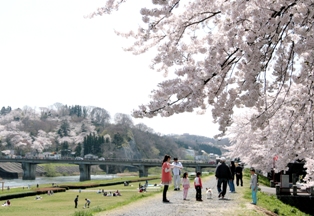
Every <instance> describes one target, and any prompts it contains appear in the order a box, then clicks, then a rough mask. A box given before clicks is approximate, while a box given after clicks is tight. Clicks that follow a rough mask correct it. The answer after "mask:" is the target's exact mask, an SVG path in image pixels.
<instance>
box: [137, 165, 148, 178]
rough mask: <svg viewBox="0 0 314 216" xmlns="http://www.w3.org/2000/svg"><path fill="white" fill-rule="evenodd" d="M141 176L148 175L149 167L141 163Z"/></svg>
mask: <svg viewBox="0 0 314 216" xmlns="http://www.w3.org/2000/svg"><path fill="white" fill-rule="evenodd" d="M138 171H139V177H148V167H146V166H144V165H141V166H139V169H138Z"/></svg>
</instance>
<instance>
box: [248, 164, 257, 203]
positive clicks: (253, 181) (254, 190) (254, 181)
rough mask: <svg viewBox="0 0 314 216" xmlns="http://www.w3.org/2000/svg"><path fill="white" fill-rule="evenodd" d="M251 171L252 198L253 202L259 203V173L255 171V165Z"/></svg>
mask: <svg viewBox="0 0 314 216" xmlns="http://www.w3.org/2000/svg"><path fill="white" fill-rule="evenodd" d="M250 172H251V183H250V189H251V190H252V200H253V202H251V204H253V205H256V203H257V196H256V193H257V189H258V187H257V175H256V173H255V169H254V168H253V167H251V169H250Z"/></svg>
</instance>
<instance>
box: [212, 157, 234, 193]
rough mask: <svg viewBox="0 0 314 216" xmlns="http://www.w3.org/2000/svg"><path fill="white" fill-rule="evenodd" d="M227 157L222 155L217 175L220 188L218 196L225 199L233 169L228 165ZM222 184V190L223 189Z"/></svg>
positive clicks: (218, 187)
mask: <svg viewBox="0 0 314 216" xmlns="http://www.w3.org/2000/svg"><path fill="white" fill-rule="evenodd" d="M225 162H226V158H224V157H222V158H221V159H220V164H219V165H218V166H217V168H216V173H215V176H216V178H217V180H218V182H217V190H218V193H219V195H218V197H219V198H220V197H221V198H222V199H224V197H225V194H226V190H227V183H228V180H230V179H231V171H230V169H229V167H228V166H227V165H226V163H225ZM221 185H222V190H221Z"/></svg>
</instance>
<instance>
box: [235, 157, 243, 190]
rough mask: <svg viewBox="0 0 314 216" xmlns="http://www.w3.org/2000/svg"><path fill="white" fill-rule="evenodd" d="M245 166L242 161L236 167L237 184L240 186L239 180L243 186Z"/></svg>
mask: <svg viewBox="0 0 314 216" xmlns="http://www.w3.org/2000/svg"><path fill="white" fill-rule="evenodd" d="M242 171H243V168H242V165H241V163H238V166H237V167H236V168H235V172H236V184H237V186H239V181H240V184H241V187H242V186H243V174H242Z"/></svg>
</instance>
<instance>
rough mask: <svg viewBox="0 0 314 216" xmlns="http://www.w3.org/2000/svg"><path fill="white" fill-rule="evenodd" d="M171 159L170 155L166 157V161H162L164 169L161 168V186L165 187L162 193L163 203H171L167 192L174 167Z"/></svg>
mask: <svg viewBox="0 0 314 216" xmlns="http://www.w3.org/2000/svg"><path fill="white" fill-rule="evenodd" d="M170 159H171V157H170V156H169V155H165V157H164V160H163V161H162V168H161V184H163V185H164V190H163V192H162V201H163V202H164V203H169V202H170V201H169V200H168V199H167V191H168V188H169V185H170V184H171V180H172V177H171V172H170V170H171V168H172V167H173V166H172V165H171V164H170Z"/></svg>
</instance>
